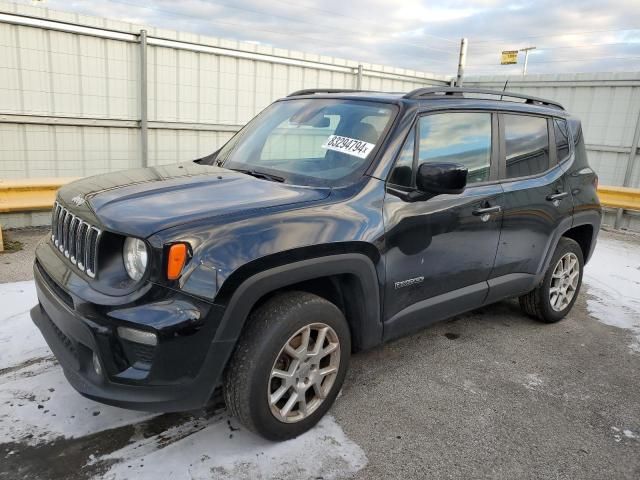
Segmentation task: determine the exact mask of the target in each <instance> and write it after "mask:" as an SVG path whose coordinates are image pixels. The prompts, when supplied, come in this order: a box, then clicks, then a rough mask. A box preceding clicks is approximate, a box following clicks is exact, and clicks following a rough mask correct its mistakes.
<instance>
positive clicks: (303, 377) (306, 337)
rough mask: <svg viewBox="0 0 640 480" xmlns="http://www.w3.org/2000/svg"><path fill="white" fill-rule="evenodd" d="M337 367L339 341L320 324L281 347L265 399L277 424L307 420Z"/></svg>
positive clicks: (326, 393) (307, 327)
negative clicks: (277, 421)
mask: <svg viewBox="0 0 640 480" xmlns="http://www.w3.org/2000/svg"><path fill="white" fill-rule="evenodd" d="M339 367H340V340H339V339H338V335H337V334H336V332H335V330H333V328H331V327H330V326H328V325H326V324H324V323H312V324H310V325H307V326H305V327H302V328H301V329H300V330H298V331H297V332H295V333H294V334H293V335H292V336H291V337H289V339H288V340H287V342H286V343H285V344H284V346H283V347H282V349H281V350H280V353H279V354H278V356H277V357H276V360H275V362H274V364H273V367H272V368H271V375H270V378H269V384H268V389H267V390H268V391H267V400H268V402H269V406H270V408H271V413H272V414H273V415H274V416H275V417H276V418H277V419H278V420H280V421H281V422H284V423H295V422H299V421H301V420H304V419H305V418H307V417H309V415H311V414H312V413H313V412H314V411H316V410H317V409H318V407H319V406H320V405H321V404H322V402H324V400H325V398H326V397H327V395H328V394H329V392H330V391H331V387H332V386H333V384H334V382H335V379H336V377H337V375H338V369H339Z"/></svg>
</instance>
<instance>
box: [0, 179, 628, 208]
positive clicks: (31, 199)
mask: <svg viewBox="0 0 640 480" xmlns="http://www.w3.org/2000/svg"><path fill="white" fill-rule="evenodd" d="M73 180H77V178H70V177H69V178H42V179H24V180H2V179H0V213H14V212H36V211H46V210H49V209H50V208H51V206H52V205H53V201H54V200H55V198H56V191H57V190H58V189H59V188H60V187H61V186H62V185H64V184H65V183H69V182H71V181H73ZM598 196H599V197H600V202H601V203H602V205H604V206H606V207H612V208H622V209H624V210H639V211H640V189H637V188H626V187H609V186H605V185H601V186H599V187H598Z"/></svg>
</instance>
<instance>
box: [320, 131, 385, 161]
mask: <svg viewBox="0 0 640 480" xmlns="http://www.w3.org/2000/svg"><path fill="white" fill-rule="evenodd" d="M374 147H375V144H373V143H367V142H363V141H362V140H356V139H355V138H349V137H341V136H340V135H329V138H327V141H326V142H325V143H324V145H322V148H326V149H327V150H333V151H336V152H340V153H346V154H347V155H353V156H354V157H359V158H367V155H369V152H370V151H371V150H373V149H374Z"/></svg>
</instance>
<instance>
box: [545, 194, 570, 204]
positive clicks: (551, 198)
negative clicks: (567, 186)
mask: <svg viewBox="0 0 640 480" xmlns="http://www.w3.org/2000/svg"><path fill="white" fill-rule="evenodd" d="M568 195H569V192H559V193H553V194H551V195H547V200H549V201H550V202H553V201H555V200H562V199H563V198H565V197H566V196H568Z"/></svg>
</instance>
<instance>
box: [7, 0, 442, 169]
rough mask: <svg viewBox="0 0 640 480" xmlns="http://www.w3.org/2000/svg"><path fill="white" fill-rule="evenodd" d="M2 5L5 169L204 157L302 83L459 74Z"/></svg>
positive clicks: (391, 86) (424, 79) (399, 87)
mask: <svg viewBox="0 0 640 480" xmlns="http://www.w3.org/2000/svg"><path fill="white" fill-rule="evenodd" d="M0 12H1V13H0V58H2V59H3V62H2V63H1V64H0V122H1V123H0V145H1V146H0V148H1V150H0V177H5V178H20V177H31V178H33V177H41V176H82V175H90V174H96V173H101V172H106V171H112V170H118V169H123V168H129V167H135V166H140V165H143V164H145V163H146V164H148V165H157V164H163V163H169V162H176V161H181V160H188V159H193V158H197V157H198V156H202V155H205V154H207V153H211V152H212V151H214V150H215V149H216V148H218V147H219V146H220V145H222V144H223V143H224V142H225V141H226V140H227V139H228V138H229V137H230V136H231V135H232V134H233V132H235V131H236V130H237V129H238V128H240V126H241V125H243V124H244V123H246V122H247V121H248V120H249V119H251V118H252V117H253V116H254V115H255V114H256V113H257V112H259V111H260V110H261V109H263V108H264V107H266V106H267V105H268V104H269V103H271V102H272V101H273V100H275V99H276V98H280V97H283V96H286V95H287V94H288V93H291V92H292V91H294V90H298V89H302V88H309V87H332V88H363V89H373V90H390V91H406V90H410V89H413V88H417V87H420V86H426V85H443V84H448V83H449V82H448V78H445V77H443V76H435V75H429V74H426V73H421V72H415V71H409V70H404V69H399V68H393V67H385V66H381V65H369V64H359V63H358V62H355V61H349V60H342V59H337V58H332V57H323V56H320V55H314V54H307V53H301V52H295V51H289V50H282V49H277V48H271V47H265V46H258V45H252V44H246V43H239V42H235V41H228V40H220V39H215V38H210V37H203V36H199V35H194V34H189V33H182V32H175V31H170V30H163V29H154V28H146V31H145V32H142V30H143V29H144V28H145V27H142V26H137V25H133V24H129V23H123V22H117V21H112V20H107V19H101V18H94V17H86V16H81V15H77V14H68V13H62V12H56V11H52V10H48V9H42V8H36V7H29V6H25V5H17V4H14V3H0ZM43 15H44V17H46V18H43ZM145 59H146V61H145ZM145 79H146V81H145ZM145 139H147V141H146V142H145ZM147 145H148V146H147ZM147 148H148V153H146V151H147ZM145 157H146V158H145Z"/></svg>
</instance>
